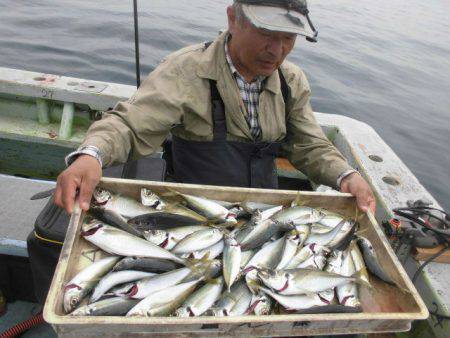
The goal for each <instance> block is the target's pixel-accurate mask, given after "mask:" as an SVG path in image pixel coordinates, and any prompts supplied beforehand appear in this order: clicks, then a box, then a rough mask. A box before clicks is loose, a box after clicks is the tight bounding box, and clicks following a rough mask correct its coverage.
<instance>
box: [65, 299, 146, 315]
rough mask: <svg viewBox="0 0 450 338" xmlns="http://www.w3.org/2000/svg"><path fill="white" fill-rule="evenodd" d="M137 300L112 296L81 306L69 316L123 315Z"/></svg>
mask: <svg viewBox="0 0 450 338" xmlns="http://www.w3.org/2000/svg"><path fill="white" fill-rule="evenodd" d="M138 302H139V300H138V299H127V298H123V297H112V298H107V299H103V300H100V301H98V302H95V303H91V304H88V305H85V306H81V307H79V308H78V309H76V310H74V311H73V312H72V313H70V315H71V316H123V315H125V314H126V313H127V312H128V311H130V309H131V308H133V307H134V306H135V305H136V304H137V303H138Z"/></svg>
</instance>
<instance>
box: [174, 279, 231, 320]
mask: <svg viewBox="0 0 450 338" xmlns="http://www.w3.org/2000/svg"><path fill="white" fill-rule="evenodd" d="M223 284H224V281H223V277H218V278H215V279H212V280H211V281H209V282H208V283H206V284H205V285H204V286H202V287H201V288H200V289H198V290H197V291H195V292H194V293H193V294H191V295H190V296H189V297H188V298H187V299H186V300H185V301H184V303H183V305H182V306H181V307H180V308H178V309H177V310H176V311H175V316H177V317H197V316H201V315H202V314H203V313H205V312H206V311H207V310H209V309H210V308H211V306H213V304H214V303H215V302H216V301H217V300H218V299H219V298H220V295H221V294H222V289H223Z"/></svg>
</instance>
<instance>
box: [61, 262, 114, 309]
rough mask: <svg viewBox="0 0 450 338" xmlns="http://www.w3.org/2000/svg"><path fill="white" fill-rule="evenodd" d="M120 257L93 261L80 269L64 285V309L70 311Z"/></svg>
mask: <svg viewBox="0 0 450 338" xmlns="http://www.w3.org/2000/svg"><path fill="white" fill-rule="evenodd" d="M119 259H120V257H117V256H112V257H106V258H102V259H100V260H98V261H95V262H94V263H92V264H91V265H89V266H88V267H87V268H85V269H83V270H81V271H80V272H79V273H77V275H76V276H75V277H73V278H72V279H71V280H70V281H69V282H68V283H67V284H66V286H65V287H64V300H63V305H64V311H65V312H66V313H69V312H72V311H73V309H75V307H77V306H78V304H80V302H81V301H82V300H83V298H84V297H85V296H86V295H87V294H88V293H89V292H90V291H91V290H92V288H93V287H94V286H95V285H96V284H97V282H98V280H99V279H100V278H102V277H103V276H104V275H105V274H107V273H108V272H109V271H111V268H112V267H113V266H114V264H116V263H117V262H118V261H119Z"/></svg>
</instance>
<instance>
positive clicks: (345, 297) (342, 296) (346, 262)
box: [336, 250, 361, 307]
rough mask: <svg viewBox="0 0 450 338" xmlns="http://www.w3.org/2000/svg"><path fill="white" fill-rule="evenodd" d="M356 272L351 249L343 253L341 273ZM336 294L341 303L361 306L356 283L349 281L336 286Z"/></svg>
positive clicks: (349, 274) (351, 273) (348, 274)
mask: <svg viewBox="0 0 450 338" xmlns="http://www.w3.org/2000/svg"><path fill="white" fill-rule="evenodd" d="M355 272H356V269H355V264H354V263H353V259H352V255H351V253H350V251H349V250H346V251H345V252H344V253H343V259H342V269H341V274H342V275H343V276H352V275H354V274H355ZM336 294H337V296H338V299H339V303H340V304H341V305H345V306H352V307H360V306H361V303H360V301H359V298H358V287H357V285H356V284H355V283H347V284H344V285H340V286H338V287H337V288H336Z"/></svg>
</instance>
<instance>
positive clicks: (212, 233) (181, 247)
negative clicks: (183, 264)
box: [172, 228, 223, 254]
mask: <svg viewBox="0 0 450 338" xmlns="http://www.w3.org/2000/svg"><path fill="white" fill-rule="evenodd" d="M222 238H223V232H222V231H220V230H219V229H215V228H208V229H204V230H199V231H196V232H194V233H192V234H190V235H188V236H186V237H185V238H183V239H182V240H181V241H179V242H178V243H177V244H176V245H175V247H174V248H173V249H172V252H173V253H176V254H184V253H189V252H194V251H198V250H202V249H206V248H207V247H209V246H211V245H214V244H216V243H217V242H219V241H220V240H221V239H222Z"/></svg>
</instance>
